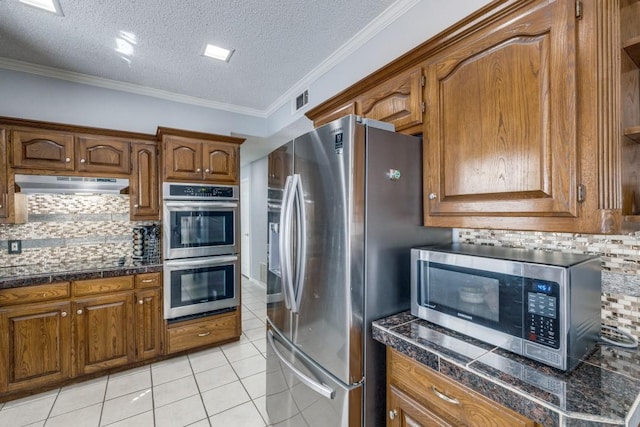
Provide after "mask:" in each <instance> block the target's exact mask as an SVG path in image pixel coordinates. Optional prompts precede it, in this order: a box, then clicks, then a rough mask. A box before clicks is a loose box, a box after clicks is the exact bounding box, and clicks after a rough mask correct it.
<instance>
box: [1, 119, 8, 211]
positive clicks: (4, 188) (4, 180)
mask: <svg viewBox="0 0 640 427" xmlns="http://www.w3.org/2000/svg"><path fill="white" fill-rule="evenodd" d="M6 134H7V132H6V131H5V130H4V129H0V218H8V217H9V206H8V205H9V184H8V179H9V175H8V174H9V170H8V166H9V163H8V162H7V141H6V139H5V137H6Z"/></svg>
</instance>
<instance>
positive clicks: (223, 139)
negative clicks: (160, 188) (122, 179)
mask: <svg viewBox="0 0 640 427" xmlns="http://www.w3.org/2000/svg"><path fill="white" fill-rule="evenodd" d="M158 135H159V136H160V138H161V140H162V149H163V159H162V163H163V171H164V173H163V177H164V179H165V180H168V181H182V182H198V181H206V182H213V183H220V184H238V182H239V169H240V156H239V145H240V144H241V143H242V142H244V139H241V138H234V137H229V136H223V135H212V134H205V133H200V132H190V131H181V130H177V129H169V128H158Z"/></svg>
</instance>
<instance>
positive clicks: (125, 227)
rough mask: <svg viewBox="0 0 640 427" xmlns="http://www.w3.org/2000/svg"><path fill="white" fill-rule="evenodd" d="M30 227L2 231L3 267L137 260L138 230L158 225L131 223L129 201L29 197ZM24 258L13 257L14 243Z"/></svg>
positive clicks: (120, 198) (97, 197)
mask: <svg viewBox="0 0 640 427" xmlns="http://www.w3.org/2000/svg"><path fill="white" fill-rule="evenodd" d="M27 203H28V221H27V223H26V224H15V225H0V267H8V266H16V265H29V264H38V263H49V264H51V263H60V262H83V261H91V260H100V259H114V258H119V257H122V256H126V257H130V256H131V255H132V251H133V246H132V229H133V227H135V226H139V225H152V224H158V222H153V221H135V222H133V221H130V220H129V196H128V195H119V194H116V195H91V196H87V195H82V196H74V195H58V194H31V195H28V196H27ZM9 240H21V241H22V253H21V254H11V255H10V254H9V253H8V241H9Z"/></svg>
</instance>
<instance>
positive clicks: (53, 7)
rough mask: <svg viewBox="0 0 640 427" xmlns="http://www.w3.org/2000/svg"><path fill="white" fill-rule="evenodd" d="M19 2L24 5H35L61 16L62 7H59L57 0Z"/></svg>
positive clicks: (23, 0) (25, 0) (24, 0)
mask: <svg viewBox="0 0 640 427" xmlns="http://www.w3.org/2000/svg"><path fill="white" fill-rule="evenodd" d="M20 3H24V4H26V5H29V6H33V7H37V8H38V9H42V10H46V11H47V12H51V13H55V14H56V15H60V16H63V15H62V8H60V3H58V0H20Z"/></svg>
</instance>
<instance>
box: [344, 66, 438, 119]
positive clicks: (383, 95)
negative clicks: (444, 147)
mask: <svg viewBox="0 0 640 427" xmlns="http://www.w3.org/2000/svg"><path fill="white" fill-rule="evenodd" d="M424 82H425V80H424V76H423V75H422V69H421V68H420V67H417V68H414V69H410V70H409V71H407V72H405V73H402V74H401V75H399V76H397V77H394V78H391V79H390V80H388V81H386V82H384V83H382V84H380V85H379V86H377V87H375V88H373V89H371V90H369V91H367V92H365V93H364V94H363V95H362V96H360V97H358V98H357V99H356V111H357V113H356V114H359V115H361V116H362V117H365V118H370V119H374V120H380V121H383V122H389V123H393V124H394V125H395V128H396V131H398V132H400V131H404V130H406V129H410V128H412V127H415V126H419V125H421V124H422V117H423V111H424V110H423V109H424V102H423V100H422V88H423V86H424ZM418 132H420V129H419V128H418Z"/></svg>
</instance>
